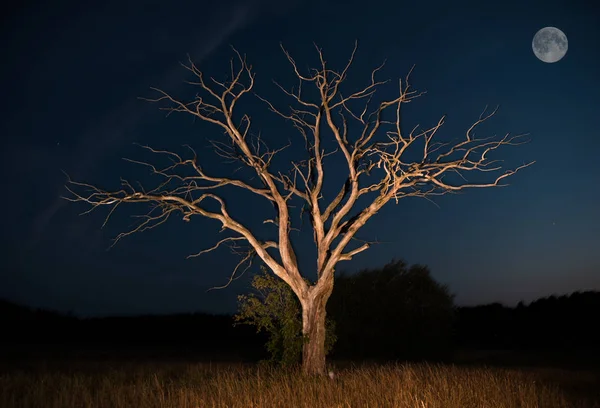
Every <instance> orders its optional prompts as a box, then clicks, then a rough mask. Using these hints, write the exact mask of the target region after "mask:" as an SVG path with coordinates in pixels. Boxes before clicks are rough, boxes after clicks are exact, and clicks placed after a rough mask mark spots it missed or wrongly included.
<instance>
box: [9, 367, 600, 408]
mask: <svg viewBox="0 0 600 408" xmlns="http://www.w3.org/2000/svg"><path fill="white" fill-rule="evenodd" d="M332 369H333V370H335V371H336V376H335V378H334V379H333V380H331V379H330V378H329V377H326V378H310V377H305V376H303V375H302V374H301V373H299V372H298V371H296V370H291V369H290V370H281V369H273V368H269V367H266V366H259V365H251V364H225V363H213V364H210V363H183V362H162V363H157V362H154V363H147V362H111V361H103V362H99V361H98V362H91V361H80V362H73V361H71V362H63V363H60V362H46V363H39V362H38V363H31V364H29V365H23V364H21V365H20V366H19V367H10V368H9V367H3V368H2V371H1V373H0V406H1V407H5V408H10V407H44V408H59V407H60V408H92V407H94V408H96V407H97V408H111V407H115V408H116V407H122V408H125V407H136V408H159V407H160V408H166V407H173V408H175V407H177V408H197V407H215V408H216V407H231V408H233V407H240V408H241V407H243V408H249V407H307V408H308V407H310V408H313V407H406V408H409V407H410V408H417V407H418V408H470V407H473V408H475V407H477V408H480V407H486V408H501V407H502V408H509V407H510V408H512V407H522V408H534V407H539V408H559V407H562V408H567V407H572V408H585V407H590V408H591V407H600V403H599V402H598V399H597V398H598V390H599V388H600V387H599V386H598V382H597V381H598V378H597V377H596V376H595V373H594V372H591V371H588V372H586V371H567V370H559V369H533V368H531V369H502V368H491V367H463V366H454V365H447V366H444V365H432V364H401V365H400V364H398V365H375V364H371V365H367V364H364V365H359V366H352V365H348V364H346V365H344V364H338V365H337V366H335V367H333V368H332Z"/></svg>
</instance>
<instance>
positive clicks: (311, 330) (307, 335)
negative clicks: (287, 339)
mask: <svg viewBox="0 0 600 408" xmlns="http://www.w3.org/2000/svg"><path fill="white" fill-rule="evenodd" d="M327 286H329V287H327V288H325V289H324V290H321V291H320V293H316V295H315V296H309V298H308V299H306V300H305V301H304V302H302V334H303V335H304V346H303V348H302V371H303V372H304V373H305V374H309V375H325V374H326V370H325V335H326V332H325V317H326V315H327V312H326V310H325V306H326V305H327V300H328V299H329V296H330V295H331V292H332V290H333V282H332V283H331V285H327ZM315 289H316V288H315Z"/></svg>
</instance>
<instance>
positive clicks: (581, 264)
mask: <svg viewBox="0 0 600 408" xmlns="http://www.w3.org/2000/svg"><path fill="white" fill-rule="evenodd" d="M84 3H86V2H54V3H53V4H52V5H50V4H49V3H46V2H43V3H40V4H37V3H29V5H22V6H20V8H19V9H15V10H12V12H11V14H10V15H9V16H8V17H6V16H5V17H4V20H3V22H2V29H1V30H2V31H1V32H2V39H3V45H4V54H5V58H4V59H3V60H4V61H3V64H2V66H1V68H0V70H1V74H2V75H1V80H2V90H3V95H4V98H3V99H4V104H3V115H2V118H3V119H2V124H1V126H2V128H1V130H2V135H3V150H2V166H3V182H4V188H3V190H2V191H3V193H4V199H3V200H2V202H3V208H4V210H3V214H4V216H3V217H2V221H1V222H2V226H1V231H2V248H3V264H4V265H3V266H2V268H1V270H2V272H0V297H4V298H7V299H10V300H13V301H18V302H22V303H25V304H28V305H31V306H36V307H38V306H39V307H48V308H54V309H59V310H64V311H66V310H71V311H73V312H75V313H77V314H82V315H84V314H85V315H88V314H121V313H128V314H129V313H171V312H187V311H198V310H204V311H210V312H231V311H233V310H235V308H236V296H237V295H238V294H239V293H241V292H242V291H244V290H246V289H247V285H248V279H247V278H243V279H240V280H239V281H236V282H235V283H234V284H232V285H231V286H230V287H229V288H227V289H224V290H218V291H211V292H208V293H206V290H207V289H208V288H210V287H212V286H215V285H220V284H223V283H225V282H226V281H227V278H228V276H229V273H230V272H231V270H232V268H233V267H234V265H235V264H236V263H237V258H235V257H233V256H232V255H231V254H230V253H229V252H228V251H227V249H226V248H223V249H222V250H221V251H218V252H214V253H210V254H207V255H203V256H202V257H199V258H194V259H190V260H187V259H186V256H187V255H189V254H192V253H194V252H198V251H199V250H201V249H205V248H207V247H210V246H212V245H213V244H214V243H215V242H216V241H217V240H218V238H217V237H218V236H219V235H218V231H219V229H220V225H219V224H218V223H216V222H212V221H208V220H202V219H198V217H196V218H195V219H193V222H190V223H185V222H183V221H181V219H179V218H178V219H173V220H170V221H169V222H168V223H167V224H165V225H163V226H160V227H158V228H157V229H154V230H152V231H149V232H144V233H142V234H136V235H133V236H131V237H128V238H126V239H124V240H123V241H121V242H119V243H118V244H117V245H116V246H115V247H113V248H112V249H111V250H110V251H106V249H107V248H108V247H109V245H110V244H111V238H114V237H115V236H116V235H117V234H118V233H119V232H122V231H124V230H126V228H127V227H128V226H130V224H131V222H132V221H131V219H130V218H128V217H129V215H132V214H141V213H142V212H143V211H144V209H143V208H139V207H137V208H129V209H124V210H123V211H122V212H120V213H119V214H117V215H116V216H115V217H114V218H113V219H112V221H111V222H109V224H108V225H107V226H106V227H105V228H104V229H100V227H101V224H102V221H103V219H104V216H105V215H106V212H103V211H100V212H99V213H98V214H92V215H87V216H79V215H78V214H79V213H80V212H82V211H84V210H86V209H87V208H86V207H85V206H82V205H78V204H71V203H67V202H65V201H64V200H61V199H60V198H59V196H60V195H62V194H65V191H64V189H63V186H64V184H65V177H64V175H63V174H62V173H61V169H62V170H65V171H66V172H68V173H69V174H70V175H71V176H72V177H73V178H74V179H77V180H83V181H88V182H90V183H93V184H97V185H99V186H102V187H105V188H117V187H118V186H119V176H123V177H125V178H127V179H129V180H132V181H133V180H141V181H148V180H147V171H146V170H145V169H140V168H139V167H136V166H134V165H132V164H131V163H127V162H124V161H123V160H121V158H122V157H129V158H133V159H148V156H147V155H146V153H145V152H144V151H142V150H141V149H139V148H137V147H135V146H134V145H133V144H132V143H133V142H138V143H141V144H150V145H151V146H153V147H157V148H169V149H173V150H177V149H181V145H182V144H184V143H189V144H191V145H192V146H194V147H195V148H196V149H197V150H198V151H200V152H201V154H205V153H206V154H208V153H207V152H206V145H207V144H206V137H209V138H218V137H221V133H220V131H219V130H217V129H215V128H213V127H206V126H203V125H201V124H198V123H194V121H193V120H192V118H191V117H187V116H185V115H172V116H170V117H168V118H165V115H164V112H162V111H159V110H158V107H159V106H158V105H156V104H152V103H148V102H144V101H141V100H139V99H138V97H139V96H153V94H152V93H151V91H150V89H149V88H150V87H151V86H155V87H159V88H163V89H165V90H167V91H169V92H172V93H173V94H175V95H182V96H185V95H189V93H190V92H195V90H194V89H191V88H190V86H189V85H185V84H184V83H183V81H184V80H185V79H190V78H189V76H187V74H188V72H187V71H185V70H184V69H183V68H181V66H180V65H179V62H180V61H185V60H186V54H187V53H189V54H190V55H191V57H192V59H193V60H194V61H195V62H196V63H197V64H198V65H199V66H200V68H201V69H202V70H203V71H205V72H206V73H207V74H209V75H212V76H214V77H215V78H224V75H226V73H227V69H228V61H229V59H230V58H231V56H232V53H231V49H230V48H229V45H230V44H231V45H234V46H235V47H236V48H237V49H239V50H240V51H241V52H243V53H245V54H247V56H248V60H249V61H250V63H251V64H252V65H253V68H254V71H255V72H256V74H257V85H256V90H257V92H259V93H260V94H261V95H262V96H265V97H268V98H271V99H272V100H273V101H274V102H280V103H286V102H287V101H286V100H285V99H283V98H282V95H281V93H280V92H279V91H278V90H277V88H276V87H275V86H274V85H273V84H272V83H271V78H274V79H277V80H278V81H279V82H280V83H282V84H284V85H286V86H289V87H291V86H293V85H295V84H296V81H295V78H294V76H293V74H292V72H291V71H290V68H289V65H288V64H287V61H286V59H285V57H284V56H283V54H282V53H281V50H280V48H279V43H280V42H282V43H283V44H284V46H286V48H287V49H288V50H289V51H290V53H291V54H292V56H293V57H294V58H295V60H296V61H297V62H298V64H299V66H300V68H305V67H309V66H311V67H316V64H318V57H317V54H316V53H315V51H314V48H313V41H314V42H316V43H317V44H318V45H319V46H320V47H321V48H322V49H323V51H324V53H325V57H326V59H327V61H328V63H329V64H331V65H333V66H334V67H336V66H337V67H340V68H341V67H343V65H344V64H345V63H346V61H347V59H348V57H349V55H350V52H351V51H352V47H353V44H354V41H355V39H357V40H358V41H359V50H358V53H357V56H356V63H355V65H354V68H353V70H352V71H351V74H350V76H349V80H348V86H350V87H353V86H359V85H364V83H365V81H368V78H369V75H370V71H371V70H372V69H373V68H375V67H376V66H377V65H379V64H380V63H381V62H382V61H383V60H384V59H387V63H386V67H385V69H384V70H383V71H382V74H381V75H382V78H391V79H392V84H395V83H396V80H397V78H398V77H404V76H405V75H406V73H407V72H408V70H409V69H410V68H411V66H412V65H413V64H416V67H415V70H414V72H413V75H412V77H411V78H412V81H411V82H412V86H413V87H415V88H416V89H419V90H426V91H427V94H426V95H425V96H423V97H421V98H419V99H418V100H416V101H414V102H413V103H411V105H409V107H408V108H407V109H406V111H405V114H404V120H405V121H406V122H407V123H406V126H407V127H410V128H412V127H413V126H414V125H416V124H421V125H422V126H424V127H425V126H432V125H434V124H435V123H437V120H438V119H439V118H440V117H441V116H442V115H443V114H447V115H448V116H447V120H446V125H445V127H444V128H443V129H442V130H441V131H440V133H439V135H440V138H441V139H445V140H448V139H452V138H455V137H460V136H461V135H463V134H464V131H465V130H466V129H467V128H468V126H469V125H470V124H471V123H472V122H473V121H474V120H476V119H477V117H478V115H479V113H480V112H481V110H482V109H483V108H484V107H485V105H490V106H492V107H493V106H495V105H497V104H499V105H500V111H499V112H498V114H497V116H495V117H494V118H493V119H492V120H490V121H489V122H488V123H487V124H486V125H485V126H484V127H482V128H481V130H480V132H482V136H483V132H485V133H486V134H487V135H493V134H498V135H503V134H505V133H507V132H513V133H529V134H530V135H531V142H530V143H529V144H527V145H525V146H521V147H517V148H514V147H512V148H505V149H503V150H501V151H500V152H499V153H498V156H497V157H498V158H502V159H505V160H506V164H507V166H509V167H510V166H515V165H519V164H522V163H524V162H529V161H532V160H535V161H536V164H535V165H534V166H532V167H529V168H527V169H525V170H524V171H522V172H520V173H519V174H517V175H516V176H514V177H513V178H511V179H510V180H509V183H510V184H511V185H510V186H509V187H506V188H496V189H483V190H468V191H465V192H464V193H463V194H461V195H459V196H444V197H441V198H439V199H436V202H437V204H438V205H439V208H438V207H436V206H434V205H432V204H431V203H429V202H427V201H425V200H418V199H408V200H405V201H400V202H399V204H398V205H396V204H394V203H392V202H390V203H389V204H388V205H387V206H386V207H385V208H384V209H383V210H382V211H380V212H379V213H378V214H377V215H376V216H375V218H373V219H372V220H371V221H370V222H369V223H368V224H367V225H366V226H365V228H363V229H362V230H361V231H360V233H359V234H358V236H359V237H360V238H363V239H377V240H379V241H381V242H382V243H381V244H379V245H376V246H374V247H372V248H371V249H369V250H368V251H367V252H363V253H362V254H360V255H358V256H356V257H355V259H354V260H353V261H351V262H348V263H343V264H340V265H339V267H338V270H348V271H354V270H357V269H360V268H365V267H376V266H381V265H383V264H384V263H386V262H388V261H390V260H391V259H392V258H403V259H405V260H407V261H408V262H410V263H424V264H426V265H428V266H429V267H430V268H431V270H432V274H433V276H434V277H435V278H436V279H437V280H439V281H441V282H443V283H447V284H449V286H450V289H451V290H452V291H453V292H454V293H456V295H457V298H456V300H457V303H459V304H477V303H487V302H493V301H500V302H503V303H506V304H508V305H514V304H515V303H516V302H518V301H519V300H524V301H527V302H528V301H531V300H533V299H535V298H538V297H541V296H547V295H550V294H552V293H558V294H561V293H569V292H572V291H575V290H590V289H600V251H599V247H600V245H599V244H600V184H599V179H600V159H598V151H600V134H599V132H598V120H597V119H598V112H600V98H599V95H600V74H599V73H600V12H599V10H598V8H593V6H590V5H589V4H592V2H584V1H547V0H545V1H537V0H536V1H527V2H524V1H511V2H481V1H469V2H466V1H462V2H461V1H457V2H446V1H444V2H434V1H428V2H414V1H413V2H401V1H376V0H373V1H369V2H349V1H344V2H342V1H339V2H336V1H325V0H323V1H318V2H317V1H313V2H309V1H303V0H295V1H289V2H281V1H276V0H247V1H238V2H236V1H232V0H226V1H211V2H207V1H195V2H183V1H173V2H155V1H119V2H115V1H104V2H101V3H102V4H101V5H91V3H90V4H84ZM545 26H555V27H558V28H560V29H561V30H563V31H564V32H565V34H566V35H567V36H568V39H569V50H568V53H567V55H566V56H565V57H564V58H563V59H562V60H561V61H559V62H558V63H554V64H546V63H543V62H541V61H539V60H538V59H537V58H536V57H535V56H534V54H533V52H532V49H531V41H532V38H533V35H534V34H535V33H536V32H537V31H538V30H539V29H540V28H543V27H545ZM390 87H391V88H390V90H389V92H394V91H396V88H395V85H390ZM252 98H253V97H252V96H250V97H249V98H248V100H247V101H246V105H243V106H244V107H246V108H247V109H248V110H249V111H250V112H252V115H253V118H254V125H255V128H254V131H255V132H258V131H261V132H262V134H263V135H264V137H265V138H266V139H267V140H269V141H270V142H272V143H273V144H274V145H275V146H281V145H282V144H285V143H287V141H288V139H290V140H292V142H293V143H295V146H297V147H298V148H302V147H303V143H301V140H300V138H299V136H298V135H297V134H296V133H295V131H294V130H293V128H292V127H291V126H289V125H286V124H285V123H283V122H282V121H280V120H279V119H278V118H277V117H275V116H273V115H272V114H270V113H269V112H267V109H266V108H265V107H264V105H261V104H260V103H259V102H258V101H257V100H255V99H252ZM179 151H181V150H179ZM207 157H208V158H207V159H206V160H207V161H205V163H206V164H205V167H206V168H211V167H209V166H212V168H215V169H220V168H223V167H222V165H221V164H219V163H218V162H217V160H215V159H214V158H210V157H209V156H207ZM341 170H343V167H338V168H335V163H334V165H333V166H332V169H331V172H332V174H334V175H335V174H337V175H338V176H341V175H342V174H343V173H341ZM334 178H335V177H334ZM330 188H331V189H332V190H331V191H333V190H337V188H339V187H338V186H336V185H335V184H333V183H332V184H331V187H330ZM225 195H226V198H227V199H228V203H230V205H231V208H232V209H231V211H232V213H233V214H234V215H235V216H238V217H239V218H240V219H243V220H245V221H246V222H247V223H248V224H249V225H250V226H256V227H258V228H260V230H259V231H260V233H261V234H262V233H264V234H267V233H272V231H273V230H270V229H268V228H267V227H265V226H263V225H262V220H263V219H264V218H265V215H268V216H271V214H272V211H273V210H272V208H271V207H270V204H269V203H268V202H266V201H264V202H262V201H260V200H254V199H252V198H251V197H250V198H249V197H247V196H246V195H242V194H235V193H232V192H229V191H226V192H225ZM104 210H106V209H104ZM295 216H296V218H297V217H298V215H295ZM297 219H298V218H297ZM304 225H305V226H306V225H307V223H305V224H304ZM221 235H222V234H221ZM311 244H312V239H311V234H310V233H309V234H306V233H304V234H302V235H301V236H300V237H299V238H298V242H297V248H298V251H299V255H300V258H301V261H300V263H301V266H302V267H303V268H304V269H305V270H307V271H308V272H309V274H310V270H311V268H314V261H313V259H314V258H313V257H314V250H313V249H312V248H311Z"/></svg>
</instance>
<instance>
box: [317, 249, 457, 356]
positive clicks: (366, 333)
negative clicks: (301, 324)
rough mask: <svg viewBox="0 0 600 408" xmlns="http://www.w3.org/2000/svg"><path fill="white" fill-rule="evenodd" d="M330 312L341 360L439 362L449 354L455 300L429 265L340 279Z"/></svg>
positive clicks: (395, 266) (398, 264) (396, 265)
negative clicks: (435, 276) (422, 360)
mask: <svg viewBox="0 0 600 408" xmlns="http://www.w3.org/2000/svg"><path fill="white" fill-rule="evenodd" d="M328 313H329V314H331V316H332V318H333V320H334V321H335V322H336V328H337V330H336V334H337V336H338V344H337V345H336V347H335V348H334V357H337V358H358V359H365V358H367V359H424V358H441V357H443V356H445V355H446V354H447V353H448V352H449V351H450V346H451V341H452V327H453V323H454V304H453V295H451V294H450V292H449V290H448V288H447V287H446V286H444V285H441V284H439V283H437V282H436V281H435V280H434V279H433V278H432V277H431V275H430V272H429V269H427V267H425V266H420V265H413V266H411V267H408V266H407V265H406V263H405V262H403V261H392V262H391V263H389V264H387V265H385V266H384V267H383V268H381V269H373V270H363V271H361V272H359V273H357V274H352V275H349V274H348V275H345V274H342V275H340V276H339V277H338V278H336V283H335V288H334V291H333V294H332V296H331V299H330V301H329V304H328Z"/></svg>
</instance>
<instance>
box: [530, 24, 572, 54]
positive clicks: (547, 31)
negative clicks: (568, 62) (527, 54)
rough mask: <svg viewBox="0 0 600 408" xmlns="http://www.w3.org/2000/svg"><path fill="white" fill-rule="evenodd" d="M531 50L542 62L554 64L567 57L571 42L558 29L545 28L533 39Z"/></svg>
mask: <svg viewBox="0 0 600 408" xmlns="http://www.w3.org/2000/svg"><path fill="white" fill-rule="evenodd" d="M531 48H533V53H534V54H535V56H536V57H538V58H539V59H540V60H541V61H544V62H548V63H552V62H557V61H560V60H561V59H562V57H564V56H565V54H566V53H567V50H568V49H569V41H568V40H567V36H566V35H565V33H563V32H562V31H560V30H559V29H558V28H556V27H544V28H542V29H541V30H540V31H538V32H537V33H536V34H535V36H534V37H533V41H532V42H531Z"/></svg>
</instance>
